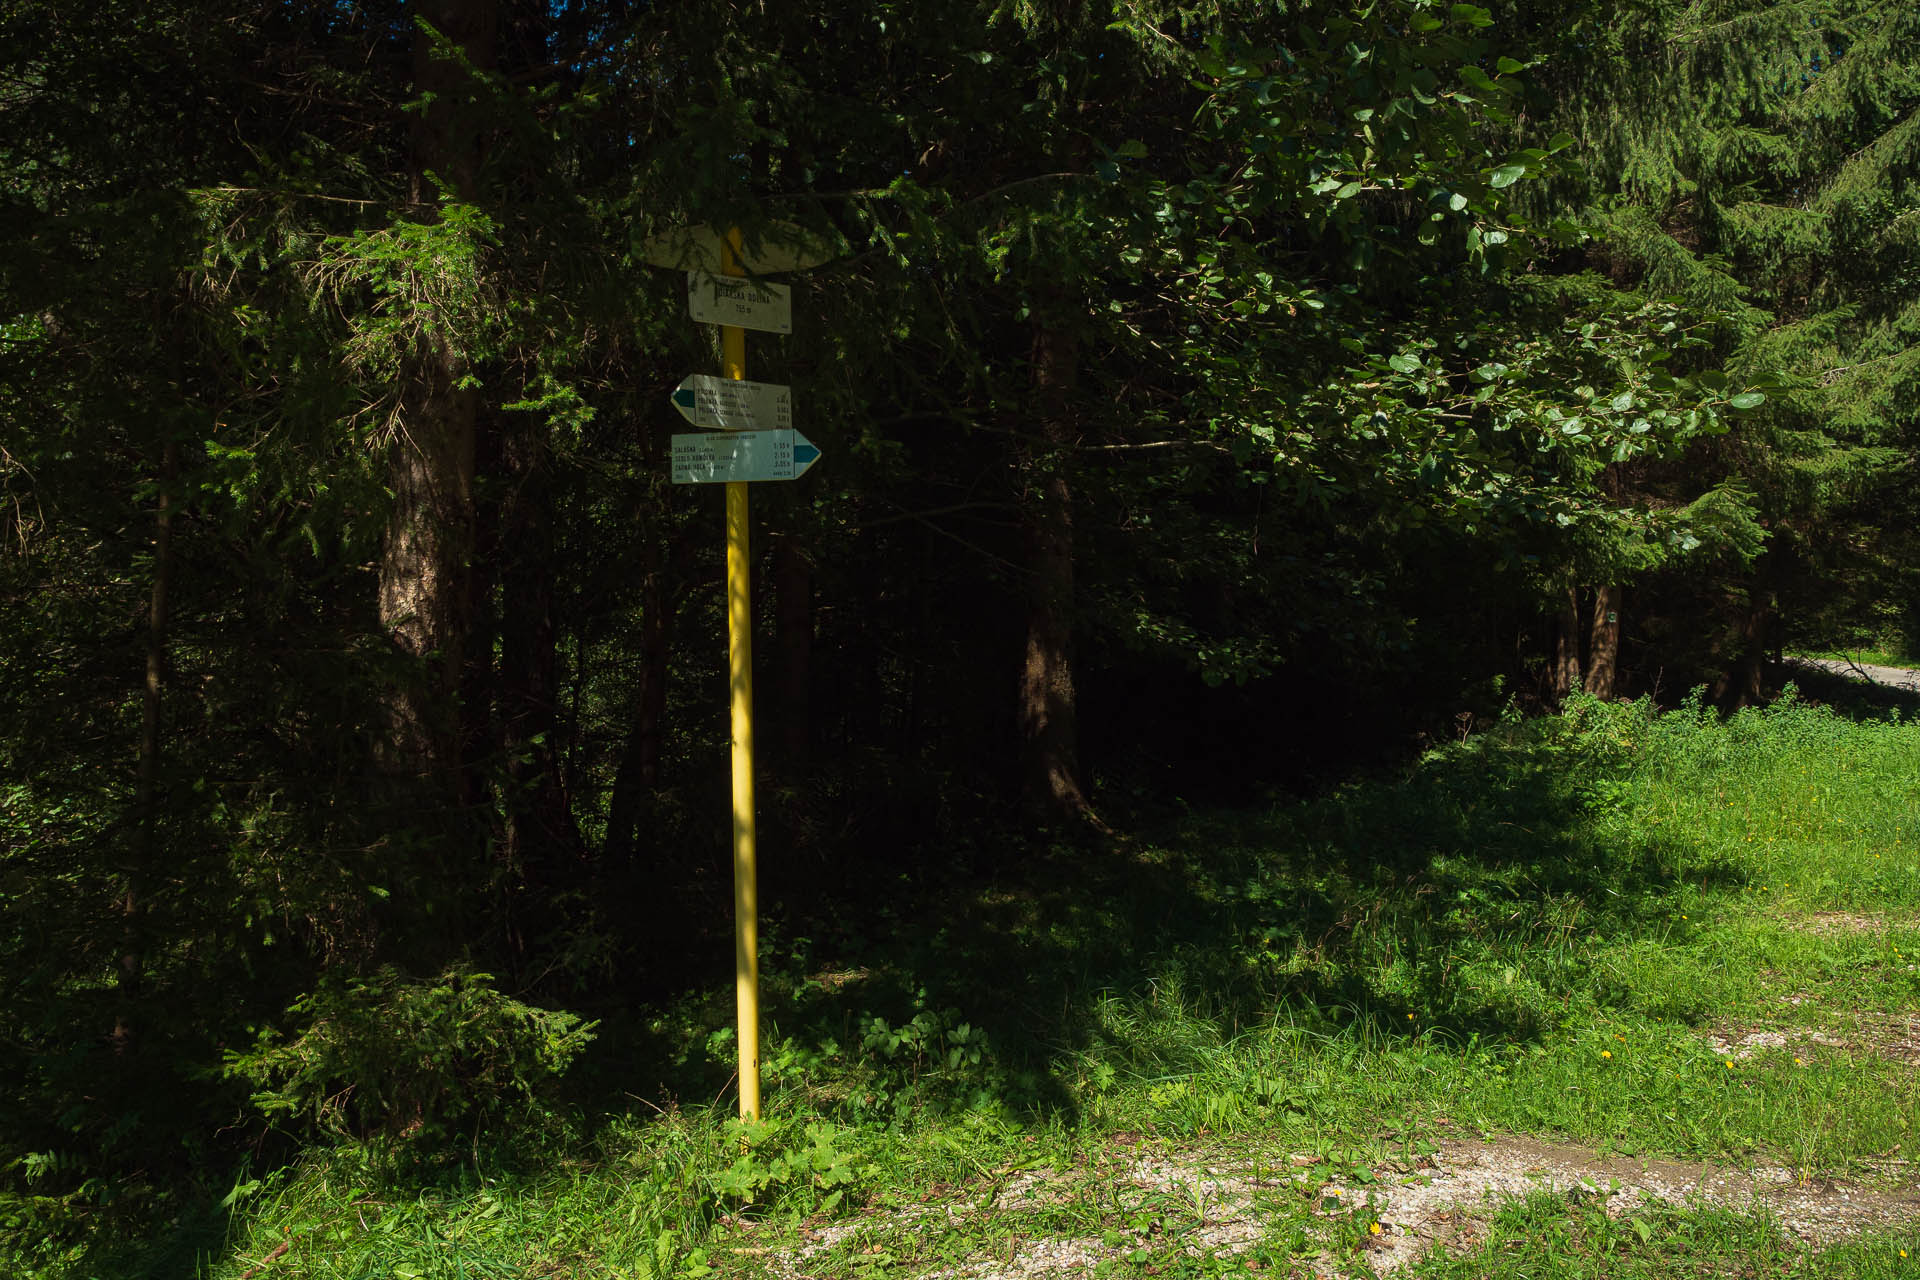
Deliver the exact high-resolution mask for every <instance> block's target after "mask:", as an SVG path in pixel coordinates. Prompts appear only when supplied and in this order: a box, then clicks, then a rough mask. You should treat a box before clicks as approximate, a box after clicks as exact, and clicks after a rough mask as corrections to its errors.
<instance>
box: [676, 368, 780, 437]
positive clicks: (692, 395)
mask: <svg viewBox="0 0 1920 1280" xmlns="http://www.w3.org/2000/svg"><path fill="white" fill-rule="evenodd" d="M671 398H672V400H673V407H674V408H675V409H678V410H679V411H680V416H681V417H683V418H685V419H686V420H687V421H688V422H691V423H692V424H693V425H694V426H696V427H716V428H718V429H719V430H722V431H773V430H778V429H781V428H785V427H791V426H792V425H793V389H792V388H791V387H783V386H781V385H780V384H779V383H776V382H746V381H744V380H742V379H739V378H717V377H715V376H714V375H712V374H710V373H696V374H692V375H690V376H688V377H687V378H686V379H685V380H684V381H683V382H681V384H680V385H679V386H677V387H675V388H674V389H673V395H672V397H671Z"/></svg>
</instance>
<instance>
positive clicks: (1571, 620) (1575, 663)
mask: <svg viewBox="0 0 1920 1280" xmlns="http://www.w3.org/2000/svg"><path fill="white" fill-rule="evenodd" d="M1579 684H1580V597H1579V595H1578V594H1576V593H1575V591H1574V589H1573V588H1572V587H1568V588H1567V589H1566V597H1565V599H1564V600H1562V601H1561V605H1560V622H1559V625H1558V626H1557V627H1556V628H1555V634H1554V649H1553V696H1554V697H1555V698H1558V699H1564V698H1565V697H1566V696H1567V695H1568V694H1569V693H1571V692H1573V690H1574V688H1575V687H1576V686H1578V685H1579Z"/></svg>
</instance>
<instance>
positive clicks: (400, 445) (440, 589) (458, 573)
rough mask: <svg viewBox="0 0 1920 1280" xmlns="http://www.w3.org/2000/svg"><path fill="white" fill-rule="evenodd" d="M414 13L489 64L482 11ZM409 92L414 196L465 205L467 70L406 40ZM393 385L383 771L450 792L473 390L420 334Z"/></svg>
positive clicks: (469, 163)
mask: <svg viewBox="0 0 1920 1280" xmlns="http://www.w3.org/2000/svg"><path fill="white" fill-rule="evenodd" d="M420 14H421V16H422V17H423V18H425V19H426V21H427V22H428V23H430V24H431V25H432V26H433V27H434V28H435V29H436V30H438V31H439V32H440V33H441V34H442V35H444V36H445V37H446V38H447V39H448V40H449V41H450V42H451V43H452V44H453V45H454V46H455V47H456V48H457V49H459V50H460V51H461V52H462V53H463V54H464V55H465V57H466V58H467V60H468V61H469V62H471V63H472V64H473V65H474V66H476V67H483V68H484V67H490V66H492V65H493V62H494V47H495V42H496V39H497V35H498V19H499V15H498V11H497V10H496V8H495V7H494V6H493V5H491V4H484V3H482V4H469V3H464V2H463V0H426V3H423V4H422V5H421V6H420ZM413 72H414V88H415V90H416V91H418V92H421V93H425V94H430V95H431V102H430V104H429V105H428V106H427V107H426V108H425V109H424V110H423V111H421V112H420V113H419V114H418V115H416V116H415V118H414V123H413V129H412V138H411V143H412V153H413V154H412V170H413V171H412V181H411V196H412V199H413V202H414V204H415V205H416V207H420V206H424V205H427V204H430V203H431V202H432V198H433V193H434V188H433V184H432V182H431V181H430V180H429V177H428V175H429V174H433V175H436V176H438V177H439V178H440V180H441V181H442V182H445V183H447V184H449V185H450V186H451V187H452V189H453V190H454V191H456V192H457V193H459V194H460V195H461V196H462V198H466V199H471V198H472V197H473V193H474V184H475V177H476V173H477V170H478V166H479V139H478V135H477V132H476V130H475V128H474V124H473V121H472V119H471V117H470V116H469V115H468V114H467V113H466V112H464V111H463V110H462V109H461V104H462V99H463V97H464V94H463V92H462V90H463V87H464V81H465V76H466V72H465V70H464V69H463V68H461V67H460V66H459V65H458V64H457V63H456V62H455V61H453V60H451V59H448V58H442V57H438V56H436V53H435V50H434V43H433V41H432V39H431V38H430V37H429V36H428V35H427V34H426V33H425V32H424V31H423V32H419V33H417V34H416V35H415V36H414V45H413ZM408 363H409V368H408V370H407V372H406V374H405V384H404V386H403V387H402V389H401V401H400V415H399V426H400V430H399V432H398V434H397V437H396V439H395V442H394V446H393V450H392V457H391V460H390V462H389V483H390V484H391V485H392V487H393V493H394V503H393V512H392V515H391V517H390V518H389V521H388V525H387V535H386V543H385V546H384V548H383V550H382V554H381V561H380V621H381V625H382V626H383V628H384V629H385V630H386V633H387V635H388V636H389V637H390V638H391V639H392V641H393V643H394V644H395V645H396V646H397V647H398V648H399V649H400V650H401V651H402V652H403V653H405V654H407V655H409V656H411V657H412V658H414V659H416V660H418V662H419V663H420V664H421V671H420V674H419V676H418V678H416V679H412V680H409V681H407V682H406V683H404V684H403V685H402V686H401V687H400V688H399V689H398V690H396V691H395V693H394V695H393V697H392V698H391V699H390V701H389V725H388V729H389V742H388V751H389V768H390V769H391V771H393V772H395V773H398V774H405V775H419V776H424V777H429V778H432V779H433V780H434V781H435V782H436V783H437V784H438V785H439V786H440V788H441V789H442V790H443V794H445V795H446V797H447V798H448V799H449V800H452V799H453V798H454V797H455V796H456V795H457V794H458V785H459V784H458V779H457V773H458V769H459V765H460V756H461V751H460V739H461V736H462V735H461V726H460V719H459V716H458V713H457V711H456V710H455V707H456V703H457V698H456V696H455V695H456V693H457V692H458V690H459V687H460V679H461V673H462V666H463V663H464V659H465V656H466V650H467V641H468V633H469V631H470V629H471V623H472V617H471V609H472V600H471V597H472V583H471V579H470V574H471V567H472V560H473V551H474V508H473V482H474V451H475V439H474V437H475V430H476V423H477V417H478V412H479V393H478V392H477V391H476V390H474V389H472V388H470V387H463V386H461V385H460V384H461V382H462V380H463V379H464V378H465V377H466V376H467V373H468V368H467V365H466V362H465V359H464V358H463V357H462V355H461V354H460V353H459V352H458V351H457V350H456V349H455V348H454V346H453V345H452V343H451V342H449V341H448V339H447V337H446V336H445V335H443V334H433V335H428V336H424V337H422V338H421V339H420V342H419V345H418V347H417V349H416V350H415V351H413V352H412V353H410V359H409V362H408Z"/></svg>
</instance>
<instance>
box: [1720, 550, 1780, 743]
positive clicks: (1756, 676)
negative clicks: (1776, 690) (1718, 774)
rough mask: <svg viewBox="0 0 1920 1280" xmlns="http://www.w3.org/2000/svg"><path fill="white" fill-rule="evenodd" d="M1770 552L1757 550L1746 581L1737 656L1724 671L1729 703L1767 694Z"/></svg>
mask: <svg viewBox="0 0 1920 1280" xmlns="http://www.w3.org/2000/svg"><path fill="white" fill-rule="evenodd" d="M1772 568H1773V552H1772V551H1771V550H1767V551H1763V552H1761V553H1760V557H1759V559H1757V560H1755V561H1754V563H1753V577H1752V578H1751V579H1750V580H1749V581H1748V584H1747V608H1746V613H1745V614H1744V615H1743V616H1742V618H1741V619H1740V656H1739V658H1738V659H1737V660H1736V661H1735V663H1734V666H1733V669H1732V670H1731V671H1729V672H1728V673H1727V686H1728V694H1729V703H1730V705H1731V706H1732V707H1734V708H1736V709H1737V708H1740V707H1746V706H1752V705H1753V704H1755V703H1758V702H1760V701H1762V700H1763V699H1764V698H1765V697H1766V693H1767V651H1768V649H1769V648H1771V645H1772V639H1773V635H1772V632H1773V573H1772Z"/></svg>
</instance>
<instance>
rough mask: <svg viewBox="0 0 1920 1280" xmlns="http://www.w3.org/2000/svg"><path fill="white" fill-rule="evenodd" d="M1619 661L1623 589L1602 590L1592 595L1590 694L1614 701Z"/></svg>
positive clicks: (1588, 664) (1608, 588) (1589, 654)
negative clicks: (1621, 596)
mask: <svg viewBox="0 0 1920 1280" xmlns="http://www.w3.org/2000/svg"><path fill="white" fill-rule="evenodd" d="M1619 661H1620V588H1619V587H1617V586H1612V587H1601V588H1600V589H1599V590H1598V591H1596V592H1594V594H1593V629H1592V632H1591V635H1590V639H1589V642H1588V645H1587V683H1586V688H1587V692H1588V693H1590V694H1592V695H1593V696H1594V697H1596V698H1612V697H1613V686H1614V673H1615V671H1616V669H1617V668H1618V666H1619Z"/></svg>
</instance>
